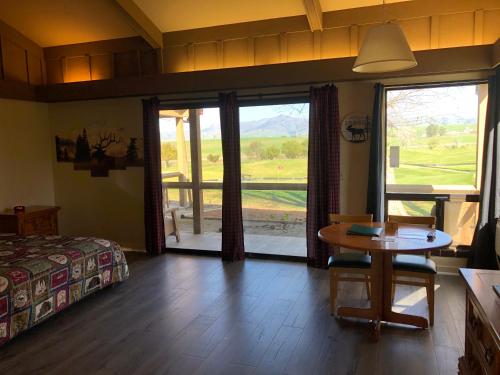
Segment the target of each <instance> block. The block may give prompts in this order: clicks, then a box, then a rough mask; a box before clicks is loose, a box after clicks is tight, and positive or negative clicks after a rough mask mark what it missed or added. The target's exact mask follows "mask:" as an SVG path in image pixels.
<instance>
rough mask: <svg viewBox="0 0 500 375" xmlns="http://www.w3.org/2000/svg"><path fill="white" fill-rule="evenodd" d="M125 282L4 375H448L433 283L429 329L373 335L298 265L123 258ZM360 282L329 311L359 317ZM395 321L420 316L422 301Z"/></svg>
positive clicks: (401, 304)
mask: <svg viewBox="0 0 500 375" xmlns="http://www.w3.org/2000/svg"><path fill="white" fill-rule="evenodd" d="M127 255H128V259H129V263H130V272H131V277H130V279H129V280H127V281H126V282H125V283H122V284H121V285H117V286H115V287H113V288H108V289H106V290H104V291H101V292H100V293H97V294H96V295H94V296H92V297H90V298H87V299H85V300H83V301H81V302H80V303H78V304H76V305H74V306H71V307H70V308H69V309H67V310H66V311H64V312H63V313H62V314H60V315H58V316H55V317H53V318H51V319H49V320H48V321H46V322H44V323H43V324H41V325H40V326H38V327H35V328H33V329H31V330H30V331H28V332H26V333H24V334H22V335H21V336H19V337H17V338H16V339H14V340H13V341H11V342H9V343H8V344H7V345H5V346H3V347H2V348H0V373H2V374H3V373H8V374H9V375H10V374H67V373H68V371H70V372H71V373H72V374H238V375H240V374H241V375H243V374H294V375H295V374H307V375H310V374H370V375H375V374H380V375H382V374H399V373H404V374H405V375H410V374H439V375H448V374H455V373H456V372H457V360H458V357H459V356H460V355H461V353H463V343H464V316H465V303H464V300H465V292H464V286H463V284H462V282H461V280H460V279H459V278H458V277H455V276H442V275H440V276H438V277H437V279H436V307H435V310H436V311H435V314H436V317H435V326H434V327H432V328H430V329H428V330H421V329H416V328H412V327H405V326H401V325H396V324H385V325H383V326H382V335H381V339H380V341H379V342H374V341H373V339H372V335H371V325H370V324H369V322H364V321H357V320H354V319H335V318H333V317H331V316H330V314H329V282H328V273H327V272H326V271H324V270H318V269H312V268H308V267H307V266H306V265H304V264H301V263H289V262H281V261H274V260H257V259H247V260H246V261H244V262H237V263H223V262H221V261H220V260H219V259H217V258H213V257H202V256H189V255H176V254H167V255H164V256H160V257H155V258H149V257H147V256H145V255H143V254H139V253H127ZM367 303H368V302H367V299H366V291H365V289H364V285H363V283H356V284H352V283H342V284H341V285H340V290H339V300H338V302H337V304H338V305H339V306H341V305H356V306H366V304H367ZM393 308H394V310H397V311H405V312H407V313H419V314H427V304H426V300H425V291H424V290H423V289H418V288H414V287H409V286H400V287H398V288H397V290H396V297H395V305H394V307H393Z"/></svg>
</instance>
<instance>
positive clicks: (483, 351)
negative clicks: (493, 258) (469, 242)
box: [458, 268, 500, 375]
mask: <svg viewBox="0 0 500 375" xmlns="http://www.w3.org/2000/svg"><path fill="white" fill-rule="evenodd" d="M460 274H461V275H462V277H463V278H464V280H465V283H466V285H467V290H466V304H467V305H466V322H465V354H464V356H463V357H460V359H459V360H458V369H459V373H460V374H491V375H498V374H500V336H499V334H500V297H498V296H497V295H496V293H495V291H494V290H493V288H492V287H491V286H492V285H496V284H500V271H489V270H475V269H469V268H461V269H460Z"/></svg>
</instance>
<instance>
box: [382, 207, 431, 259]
mask: <svg viewBox="0 0 500 375" xmlns="http://www.w3.org/2000/svg"><path fill="white" fill-rule="evenodd" d="M387 221H389V222H390V223H398V224H414V225H425V226H426V227H428V228H429V229H432V228H434V226H435V225H436V217H435V216H402V215H389V216H388V217H387ZM425 257H426V258H430V257H431V252H430V251H426V252H425Z"/></svg>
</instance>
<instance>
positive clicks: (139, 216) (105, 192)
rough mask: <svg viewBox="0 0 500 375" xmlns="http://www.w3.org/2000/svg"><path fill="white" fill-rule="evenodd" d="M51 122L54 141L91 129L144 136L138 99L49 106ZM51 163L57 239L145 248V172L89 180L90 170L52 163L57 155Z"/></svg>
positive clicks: (115, 172)
mask: <svg viewBox="0 0 500 375" xmlns="http://www.w3.org/2000/svg"><path fill="white" fill-rule="evenodd" d="M49 118H50V127H51V131H52V137H54V136H55V135H56V134H58V133H59V134H60V132H61V131H64V130H77V129H82V128H84V127H86V128H88V127H89V126H92V125H95V124H99V125H102V126H104V127H107V128H124V129H125V132H126V133H127V134H128V135H130V136H137V137H142V103H141V100H140V99H139V98H124V99H107V100H92V101H80V102H69V103H54V104H49ZM52 160H53V167H54V186H55V196H56V204H57V205H59V206H61V211H60V212H59V227H60V232H61V234H63V235H75V236H78V235H83V236H97V237H104V238H109V239H112V240H115V241H117V242H118V243H120V244H121V245H122V246H126V247H131V248H136V249H144V203H143V202H144V189H143V184H144V168H142V167H128V168H127V169H126V170H111V171H109V176H108V177H91V176H90V171H89V170H83V171H75V170H73V164H72V163H58V162H56V158H55V151H53V152H52Z"/></svg>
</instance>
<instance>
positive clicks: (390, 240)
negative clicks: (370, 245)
mask: <svg viewBox="0 0 500 375" xmlns="http://www.w3.org/2000/svg"><path fill="white" fill-rule="evenodd" d="M372 240H373V241H383V242H395V241H396V237H394V236H385V237H372Z"/></svg>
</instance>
